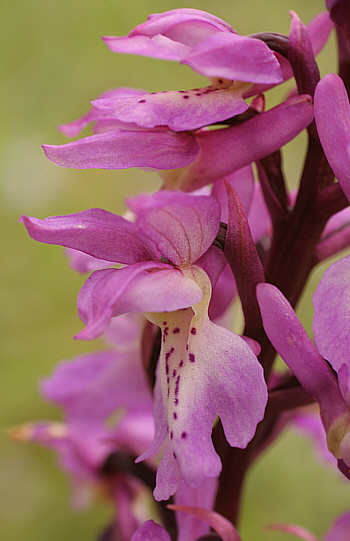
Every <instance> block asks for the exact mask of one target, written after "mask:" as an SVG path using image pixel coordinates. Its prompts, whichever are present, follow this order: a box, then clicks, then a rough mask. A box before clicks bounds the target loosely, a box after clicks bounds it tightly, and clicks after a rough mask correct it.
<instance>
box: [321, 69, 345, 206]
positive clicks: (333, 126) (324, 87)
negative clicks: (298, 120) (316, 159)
mask: <svg viewBox="0 0 350 541" xmlns="http://www.w3.org/2000/svg"><path fill="white" fill-rule="evenodd" d="M315 120H316V125H317V130H318V134H319V137H320V140H321V143H322V147H323V150H324V152H325V154H326V157H327V160H328V162H329V165H330V166H331V167H332V169H333V172H334V174H335V176H336V177H337V179H338V182H339V184H340V185H341V187H342V189H343V191H344V193H345V195H346V197H347V198H348V199H349V200H350V173H349V171H350V152H349V151H350V148H349V144H350V106H349V98H348V95H347V92H346V89H345V86H344V83H343V81H342V80H341V79H340V77H338V75H335V74H334V73H329V74H327V75H326V76H325V77H323V79H322V80H321V81H320V82H319V84H318V85H317V88H316V92H315Z"/></svg>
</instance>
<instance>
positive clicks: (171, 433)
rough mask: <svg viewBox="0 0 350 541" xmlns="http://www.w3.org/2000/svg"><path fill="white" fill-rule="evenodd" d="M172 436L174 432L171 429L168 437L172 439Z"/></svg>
mask: <svg viewBox="0 0 350 541" xmlns="http://www.w3.org/2000/svg"><path fill="white" fill-rule="evenodd" d="M173 437H174V432H173V431H171V432H170V439H171V440H172V439H173Z"/></svg>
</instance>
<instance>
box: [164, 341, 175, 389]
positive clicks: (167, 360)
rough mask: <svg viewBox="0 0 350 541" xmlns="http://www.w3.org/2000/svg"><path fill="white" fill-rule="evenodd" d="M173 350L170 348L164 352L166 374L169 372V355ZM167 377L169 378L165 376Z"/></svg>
mask: <svg viewBox="0 0 350 541" xmlns="http://www.w3.org/2000/svg"><path fill="white" fill-rule="evenodd" d="M173 351H174V348H170V349H169V351H167V352H166V354H165V373H166V375H168V374H169V357H170V355H171V354H172V353H173ZM167 379H169V378H167ZM168 383H169V382H168Z"/></svg>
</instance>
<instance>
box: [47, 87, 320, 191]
mask: <svg viewBox="0 0 350 541" xmlns="http://www.w3.org/2000/svg"><path fill="white" fill-rule="evenodd" d="M89 118H91V117H89ZM93 119H94V120H97V126H98V128H97V129H98V131H100V130H103V129H104V128H106V129H107V131H103V132H102V133H97V134H95V135H91V136H88V137H85V138H84V139H81V140H78V141H73V142H72V143H67V144H65V145H61V146H54V145H44V147H43V148H44V151H45V154H46V156H47V157H48V158H49V159H50V160H51V161H52V162H54V163H55V164H57V165H59V166H60V167H73V168H76V169H89V168H100V169H125V168H128V167H148V168H153V169H157V170H166V173H165V174H164V175H162V176H163V180H164V187H167V188H171V189H181V190H184V191H193V190H196V189H198V188H201V187H202V186H205V185H206V184H209V183H210V182H214V181H216V180H218V179H221V178H222V177H225V176H226V175H229V174H230V173H232V172H234V171H236V170H238V169H241V168H242V167H244V166H246V165H249V164H250V163H251V162H253V161H256V160H260V159H261V158H263V157H264V156H266V155H268V154H271V153H272V152H274V151H275V150H277V149H278V148H280V147H281V146H283V145H285V144H286V143H288V142H289V141H290V140H292V139H293V138H294V137H295V136H296V135H298V133H300V132H301V131H302V130H303V129H305V128H306V127H307V126H308V125H309V124H310V123H311V122H312V120H313V105H312V100H311V98H310V96H308V95H300V96H297V97H293V98H290V99H289V100H287V101H286V102H284V103H282V104H280V105H277V106H276V107H274V108H272V109H270V110H268V111H266V112H264V113H261V114H259V115H257V116H256V117H255V118H252V119H250V120H248V121H247V122H244V123H243V124H240V125H238V126H231V127H228V128H224V129H217V130H199V131H195V132H188V131H185V132H174V131H171V130H169V129H168V128H166V127H162V126H160V127H155V128H153V129H146V128H142V129H141V128H138V129H135V128H131V127H130V125H129V124H128V125H124V127H123V128H121V127H120V124H118V127H114V128H113V127H112V126H113V123H111V122H110V120H113V119H111V117H108V115H107V118H106V120H107V121H108V122H107V124H104V123H103V117H102V115H100V116H98V115H95V116H94V118H93ZM84 122H85V120H83V119H82V120H81V123H82V124H84ZM78 126H79V122H78V124H77V129H78ZM72 129H73V128H72ZM187 166H189V167H187ZM168 170H174V171H169V172H168Z"/></svg>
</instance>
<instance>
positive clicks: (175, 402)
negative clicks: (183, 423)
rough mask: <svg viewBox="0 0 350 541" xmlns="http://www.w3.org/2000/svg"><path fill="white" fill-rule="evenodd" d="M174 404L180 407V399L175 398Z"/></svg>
mask: <svg viewBox="0 0 350 541" xmlns="http://www.w3.org/2000/svg"><path fill="white" fill-rule="evenodd" d="M174 404H175V406H178V405H179V399H178V398H175V400H174Z"/></svg>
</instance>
